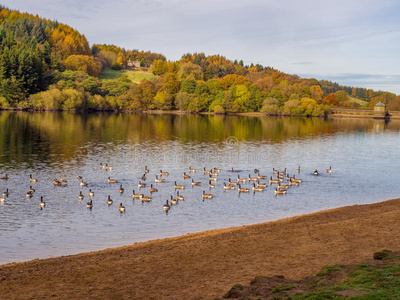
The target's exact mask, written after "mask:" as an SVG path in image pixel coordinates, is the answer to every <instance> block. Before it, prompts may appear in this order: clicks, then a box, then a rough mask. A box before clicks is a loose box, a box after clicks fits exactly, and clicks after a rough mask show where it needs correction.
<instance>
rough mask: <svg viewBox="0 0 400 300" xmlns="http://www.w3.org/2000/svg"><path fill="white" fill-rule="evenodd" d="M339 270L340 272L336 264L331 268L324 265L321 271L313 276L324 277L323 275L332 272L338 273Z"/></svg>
mask: <svg viewBox="0 0 400 300" xmlns="http://www.w3.org/2000/svg"><path fill="white" fill-rule="evenodd" d="M340 270H342V267H340V266H339V265H338V264H335V265H332V266H329V265H325V266H323V267H322V270H321V271H319V272H317V273H316V274H315V276H325V275H329V274H330V273H331V272H333V271H340Z"/></svg>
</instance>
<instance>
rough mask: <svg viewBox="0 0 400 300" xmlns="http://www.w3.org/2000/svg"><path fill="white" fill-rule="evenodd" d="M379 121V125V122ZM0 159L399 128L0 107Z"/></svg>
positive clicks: (62, 157)
mask: <svg viewBox="0 0 400 300" xmlns="http://www.w3.org/2000/svg"><path fill="white" fill-rule="evenodd" d="M378 123H379V124H378ZM381 123H382V124H381ZM0 128H1V130H0V151H1V156H0V163H3V164H6V163H10V162H12V161H13V162H14V163H22V162H24V163H27V164H28V165H30V164H33V163H35V162H38V161H40V162H49V163H51V162H54V161H57V160H58V161H61V162H64V161H72V160H74V161H75V162H79V161H80V160H82V158H83V157H84V156H85V155H87V154H88V153H91V154H98V153H101V151H103V150H105V149H111V148H113V147H116V146H121V145H132V146H135V145H136V144H140V145H146V144H147V143H148V144H156V145H159V146H160V147H166V146H168V147H170V146H171V141H172V142H173V143H178V144H190V143H196V144H199V143H204V148H205V149H206V148H207V146H208V144H210V143H212V144H217V145H221V146H227V147H228V146H232V145H229V143H228V142H227V141H229V139H230V138H232V137H234V138H235V140H236V141H239V142H240V141H263V142H267V143H280V142H284V141H286V140H288V139H303V138H309V137H310V136H312V137H315V138H318V137H319V136H321V135H324V136H326V135H333V134H335V133H336V132H366V133H367V132H369V131H379V130H393V131H399V130H400V122H399V121H390V122H389V123H386V124H385V123H384V121H382V120H373V119H332V120H325V119H322V118H286V117H285V118H279V117H261V118H260V117H248V116H225V115H216V116H214V115H169V114H166V115H147V114H117V113H89V114H79V113H68V112H46V113H28V112H0Z"/></svg>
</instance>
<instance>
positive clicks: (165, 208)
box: [162, 200, 171, 212]
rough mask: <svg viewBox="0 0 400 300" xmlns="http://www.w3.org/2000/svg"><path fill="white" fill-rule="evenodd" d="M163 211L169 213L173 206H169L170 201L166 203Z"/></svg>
mask: <svg viewBox="0 0 400 300" xmlns="http://www.w3.org/2000/svg"><path fill="white" fill-rule="evenodd" d="M162 208H163V211H165V212H168V211H169V210H170V208H171V206H170V205H169V204H168V200H167V201H166V202H165V204H164V205H163V207H162Z"/></svg>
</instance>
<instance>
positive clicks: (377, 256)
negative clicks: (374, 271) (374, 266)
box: [374, 249, 392, 260]
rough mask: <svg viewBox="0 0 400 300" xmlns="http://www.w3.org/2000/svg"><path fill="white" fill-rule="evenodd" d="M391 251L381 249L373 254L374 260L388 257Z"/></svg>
mask: <svg viewBox="0 0 400 300" xmlns="http://www.w3.org/2000/svg"><path fill="white" fill-rule="evenodd" d="M391 254H392V250H388V249H383V250H381V251H377V252H375V253H374V259H378V260H383V259H387V258H389V257H390V255H391Z"/></svg>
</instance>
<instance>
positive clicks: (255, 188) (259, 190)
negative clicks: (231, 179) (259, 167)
mask: <svg viewBox="0 0 400 300" xmlns="http://www.w3.org/2000/svg"><path fill="white" fill-rule="evenodd" d="M262 191H264V188H262V187H259V186H256V184H255V183H253V192H262Z"/></svg>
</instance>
